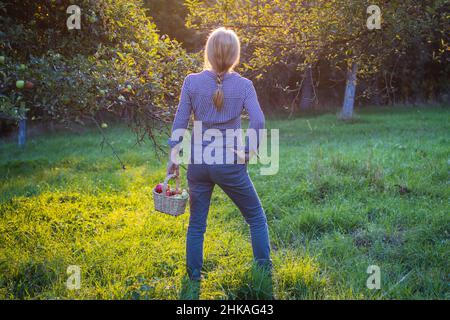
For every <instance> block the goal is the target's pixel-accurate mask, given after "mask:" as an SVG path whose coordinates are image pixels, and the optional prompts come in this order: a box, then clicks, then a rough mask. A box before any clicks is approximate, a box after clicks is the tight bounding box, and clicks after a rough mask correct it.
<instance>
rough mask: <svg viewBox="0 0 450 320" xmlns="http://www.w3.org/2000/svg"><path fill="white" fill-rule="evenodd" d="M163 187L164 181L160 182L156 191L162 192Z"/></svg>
mask: <svg viewBox="0 0 450 320" xmlns="http://www.w3.org/2000/svg"><path fill="white" fill-rule="evenodd" d="M162 188H163V185H162V183H159V184H158V185H157V186H156V187H155V191H156V193H162Z"/></svg>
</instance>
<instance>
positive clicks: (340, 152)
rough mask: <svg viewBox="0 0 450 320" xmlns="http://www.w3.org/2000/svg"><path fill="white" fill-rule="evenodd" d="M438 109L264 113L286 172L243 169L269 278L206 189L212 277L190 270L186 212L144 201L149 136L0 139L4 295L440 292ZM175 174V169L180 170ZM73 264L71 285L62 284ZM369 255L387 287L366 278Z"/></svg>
mask: <svg viewBox="0 0 450 320" xmlns="http://www.w3.org/2000/svg"><path fill="white" fill-rule="evenodd" d="M449 120H450V112H449V109H448V108H433V109H430V108H428V109H427V108H419V109H417V108H404V109H396V110H389V109H382V110H378V111H372V112H365V113H362V114H360V115H359V117H358V119H357V120H356V121H353V122H351V123H349V122H342V121H340V120H338V119H337V118H336V116H335V115H322V116H319V117H311V118H308V119H306V118H302V119H295V120H273V121H269V122H268V126H269V127H271V128H279V129H280V171H279V173H278V174H277V175H274V176H260V175H259V168H258V166H250V168H249V171H250V175H251V176H252V178H253V180H254V184H255V186H256V188H257V190H258V192H259V195H260V197H261V200H262V203H263V205H264V208H265V210H266V214H267V217H268V223H269V228H270V237H271V243H272V249H273V250H272V256H273V260H274V266H275V269H274V273H273V279H270V278H269V277H267V276H264V275H261V271H260V270H257V269H256V268H255V267H253V266H252V263H251V261H252V256H251V246H250V243H249V230H248V227H247V226H246V225H245V223H244V220H243V218H242V217H241V216H240V213H239V211H238V210H237V209H236V208H235V207H234V206H233V205H232V203H231V201H230V200H229V199H228V198H227V197H226V196H225V194H224V193H223V192H222V191H221V190H220V189H219V188H216V190H215V192H214V194H213V200H212V208H211V210H210V215H209V220H208V229H207V233H206V240H205V264H204V271H205V274H206V277H205V279H204V281H202V283H201V284H200V286H198V285H197V284H196V283H192V282H190V281H189V280H188V279H186V275H185V257H184V246H185V233H186V229H187V225H188V214H185V215H183V216H180V217H178V218H172V217H169V216H165V215H162V214H158V213H155V212H154V211H153V203H152V198H151V190H152V187H153V186H154V185H155V184H156V183H157V182H160V181H162V180H163V178H164V173H165V170H164V166H165V164H164V163H159V162H158V161H157V159H156V158H155V155H154V154H153V153H152V150H153V149H152V147H151V146H150V145H149V144H146V145H141V146H136V145H135V141H134V137H133V135H132V133H131V132H129V131H128V130H127V129H125V128H121V127H117V128H112V129H107V135H108V137H109V139H110V140H111V141H112V142H113V143H114V146H115V148H117V150H118V152H119V154H120V156H121V157H122V158H123V160H124V162H125V163H126V165H127V170H125V171H124V170H122V169H121V168H120V166H119V164H118V162H117V161H116V160H115V159H114V158H113V156H112V155H111V152H110V150H109V149H107V148H106V147H105V149H104V150H103V151H101V148H100V142H101V137H100V136H99V135H98V133H96V132H95V131H88V132H87V133H85V134H82V135H77V134H70V133H61V134H58V135H56V134H55V135H52V136H50V135H47V136H42V137H39V138H35V139H32V140H30V141H29V142H28V145H27V147H26V149H25V150H20V149H18V148H17V147H16V146H15V144H12V143H3V144H1V145H0V181H1V184H0V297H1V298H4V299H22V298H25V299H30V298H31V299H82V298H87V299H180V298H182V299H195V298H198V297H200V298H201V299H249V298H255V299H261V298H270V297H272V296H274V297H275V298H277V299H347V298H349V299H380V298H381V299H392V298H396V299H410V298H414V299H421V298H425V299H431V298H439V299H448V298H450V295H449V275H450V268H449V249H450V248H449V232H450V215H449V208H450V206H449V199H450V197H449V193H450V191H449V165H450V162H449V161H450V121H449ZM183 175H184V171H183ZM69 265H79V266H80V267H81V272H82V282H81V289H80V290H74V291H70V290H68V289H67V288H66V279H67V275H66V269H67V267H68V266H69ZM369 265H378V266H379V267H380V268H381V289H380V290H369V289H367V287H366V280H367V278H368V276H369V275H368V274H367V273H366V270H367V267H368V266H369Z"/></svg>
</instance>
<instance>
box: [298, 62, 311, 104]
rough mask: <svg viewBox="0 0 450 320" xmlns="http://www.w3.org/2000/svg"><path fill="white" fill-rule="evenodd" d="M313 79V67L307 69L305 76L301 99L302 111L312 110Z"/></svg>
mask: <svg viewBox="0 0 450 320" xmlns="http://www.w3.org/2000/svg"><path fill="white" fill-rule="evenodd" d="M312 86H313V79H312V70H311V67H308V69H306V71H305V74H304V76H303V86H302V95H301V98H300V110H302V111H308V110H309V109H311V106H312V102H313V99H314V97H313V87H312Z"/></svg>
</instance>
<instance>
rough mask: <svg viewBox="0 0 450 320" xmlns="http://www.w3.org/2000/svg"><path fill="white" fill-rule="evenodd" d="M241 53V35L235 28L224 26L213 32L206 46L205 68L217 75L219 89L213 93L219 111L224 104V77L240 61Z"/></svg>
mask: <svg viewBox="0 0 450 320" xmlns="http://www.w3.org/2000/svg"><path fill="white" fill-rule="evenodd" d="M240 54H241V45H240V43H239V37H238V36H237V34H236V33H235V32H234V31H233V30H230V29H226V28H224V27H222V28H217V29H216V30H214V31H213V32H211V34H210V35H209V37H208V40H207V41H206V46H205V66H204V68H205V69H212V70H214V71H215V73H216V75H217V90H216V92H215V93H214V95H213V102H214V105H215V106H216V108H217V110H219V111H220V110H222V108H223V104H224V94H223V88H222V81H223V77H224V75H225V73H227V72H228V71H231V70H233V68H234V67H235V66H236V65H237V64H238V63H239V57H240Z"/></svg>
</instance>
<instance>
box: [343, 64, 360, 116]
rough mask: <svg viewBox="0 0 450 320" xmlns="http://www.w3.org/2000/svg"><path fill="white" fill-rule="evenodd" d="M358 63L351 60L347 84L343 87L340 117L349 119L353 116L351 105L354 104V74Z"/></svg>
mask: <svg viewBox="0 0 450 320" xmlns="http://www.w3.org/2000/svg"><path fill="white" fill-rule="evenodd" d="M357 72H358V65H357V64H356V62H353V64H352V68H351V69H349V70H348V72H347V85H346V87H345V97H344V105H343V106H342V114H341V116H342V119H351V118H352V117H353V106H354V104H355V92H356V74H357Z"/></svg>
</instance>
